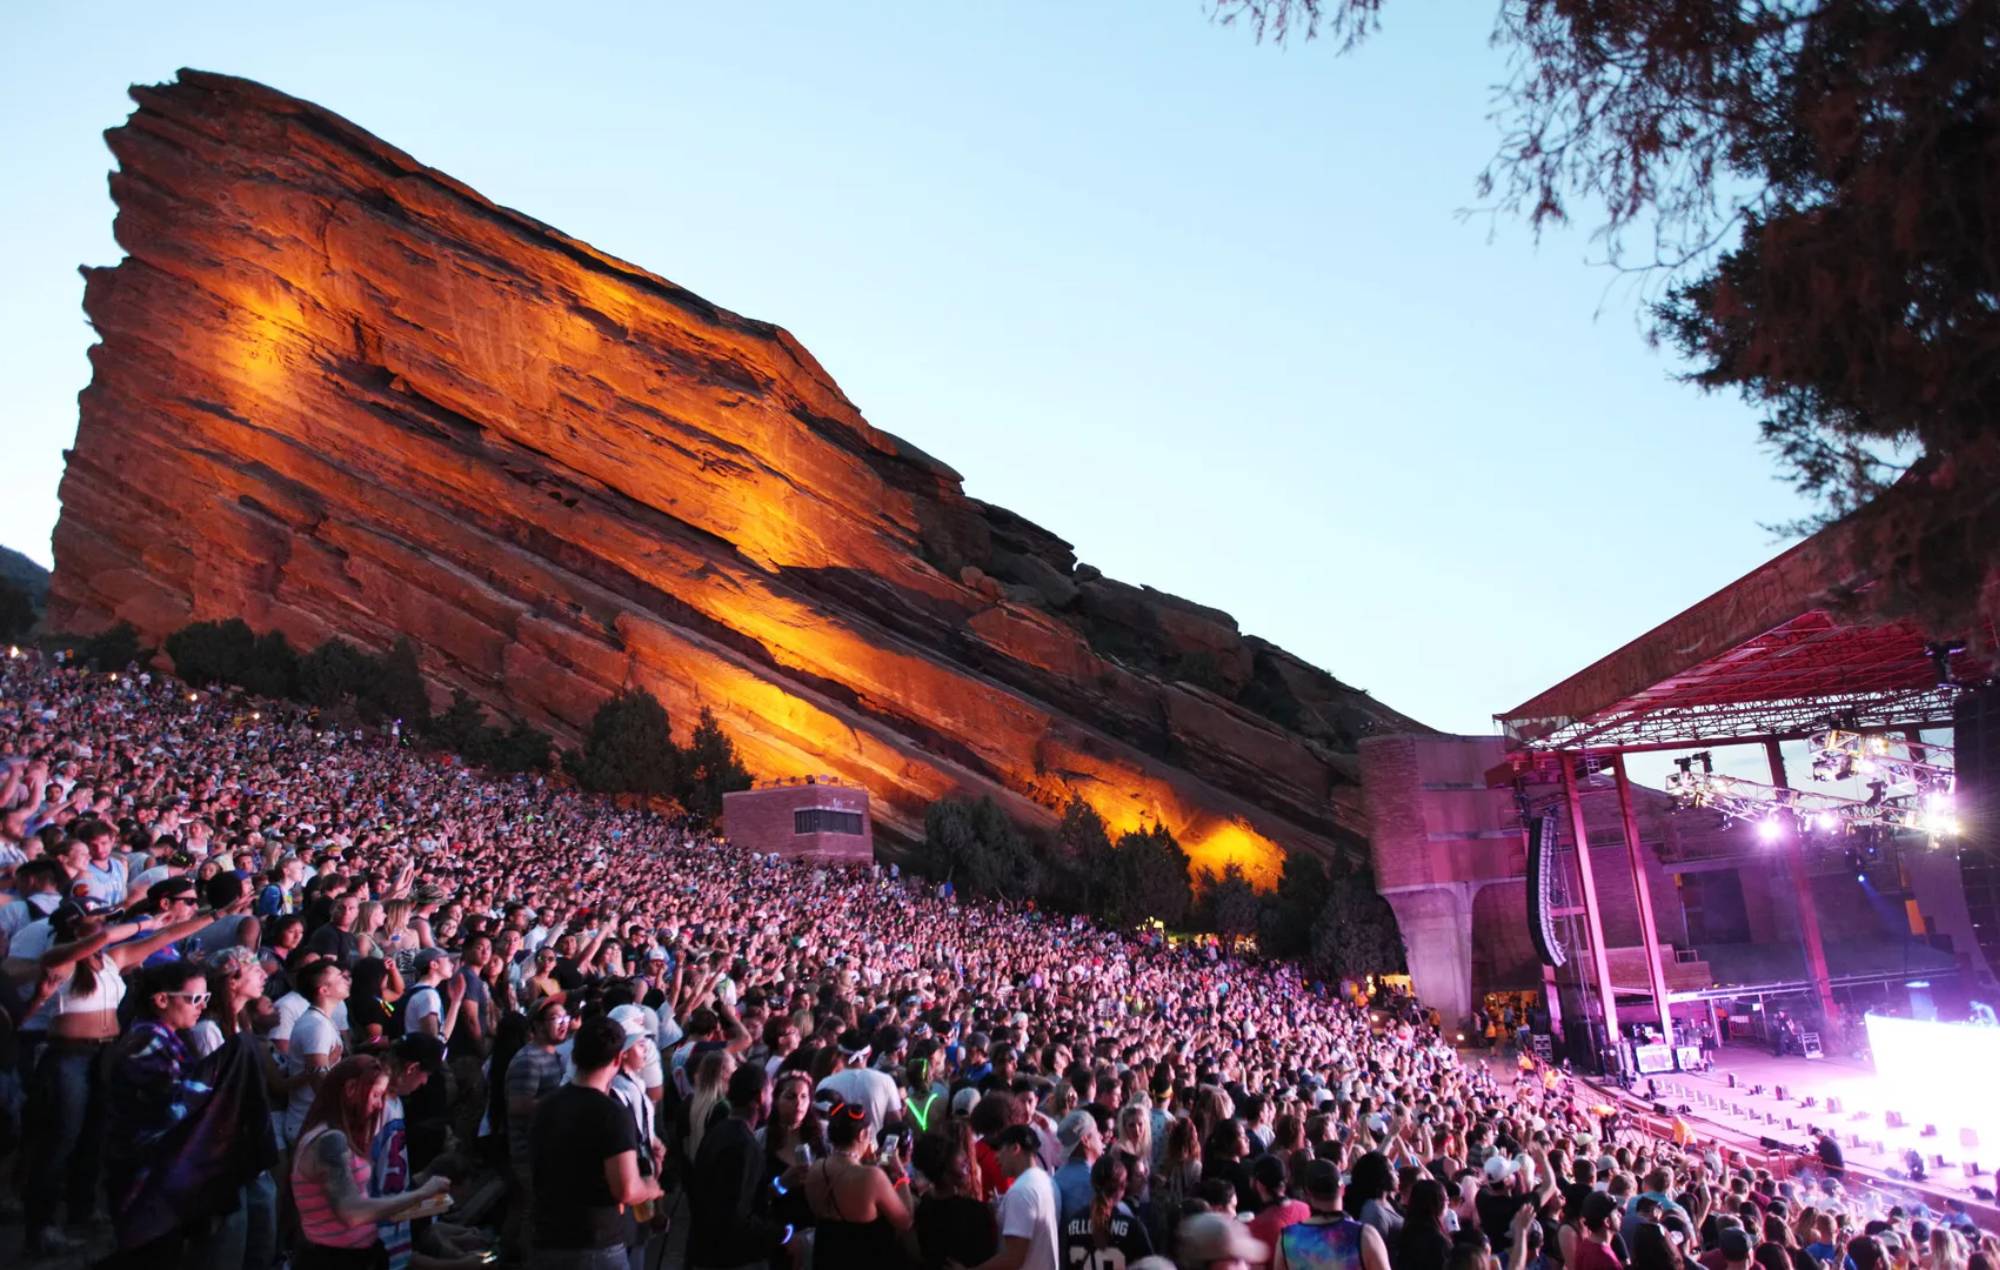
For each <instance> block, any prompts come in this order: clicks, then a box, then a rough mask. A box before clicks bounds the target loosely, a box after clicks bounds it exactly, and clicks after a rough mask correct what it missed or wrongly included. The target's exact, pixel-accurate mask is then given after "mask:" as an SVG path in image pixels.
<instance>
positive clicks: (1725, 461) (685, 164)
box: [0, 0, 1800, 733]
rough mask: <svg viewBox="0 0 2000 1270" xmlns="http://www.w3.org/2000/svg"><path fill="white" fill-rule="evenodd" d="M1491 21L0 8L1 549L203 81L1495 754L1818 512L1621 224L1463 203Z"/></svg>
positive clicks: (54, 470) (991, 9)
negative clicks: (366, 151)
mask: <svg viewBox="0 0 2000 1270" xmlns="http://www.w3.org/2000/svg"><path fill="white" fill-rule="evenodd" d="M1493 10H1494V4H1493V3H1492V0H1481V2H1480V3H1464V2H1462V0H1451V2H1449V3H1415V2H1410V3H1401V4H1392V5H1390V6H1388V11H1387V21H1386V24H1385V27H1384V29H1383V31H1382V32H1381V34H1380V35H1379V36H1378V37H1377V38H1376V39H1375V40H1374V41H1372V42H1371V43H1369V44H1368V45H1366V46H1365V47H1364V48H1362V49H1361V50H1359V51H1358V52H1356V53H1354V54H1351V55H1348V56H1345V57H1341V56H1337V55H1336V54H1335V51H1334V49H1333V48H1332V47H1330V46H1322V45H1303V46H1297V47H1293V48H1290V49H1283V50H1281V49H1277V48H1273V47H1269V46H1262V47H1260V46H1258V45H1257V44H1256V43H1255V42H1254V41H1253V40H1252V38H1251V36H1250V33H1249V32H1248V31H1247V30H1243V29H1232V28H1224V27H1219V26H1216V25H1215V24H1213V23H1212V22H1211V21H1209V19H1208V16H1207V13H1206V10H1205V9H1204V7H1203V6H1202V5H1201V4H1200V3H1198V0H1164V2H1161V0H1153V2H1150V3H1136V2H1134V3H1111V2H1109V0H1106V2H1104V3H1091V2H1086V3H1081V4H1079V3H1076V2H1075V0H1070V2H1069V3H1009V4H1005V5H991V6H950V5H917V4H886V3H885V4H859V5H829V4H816V5H806V4H795V3H769V4H760V5H729V4H701V5H693V4H679V3H659V4H652V5H636V4H634V5H629V6H621V5H593V4H588V3H581V2H572V3H567V4H561V5H549V4H535V5H516V4H507V3H492V2H488V3H480V4H464V5H461V4H444V3H422V4H410V3H407V2H405V3H400V4H361V3H355V4H348V5H342V6H337V7H328V6H325V5H317V4H316V5H287V4H283V3H273V2H272V0H265V2H263V3H259V4H256V5H247V4H246V5H224V4H202V3H191V4H185V5H171V6H170V5H160V4H147V5H137V4H123V3H101V4H96V5H89V6H83V5H73V4H55V3H22V4H10V5H7V6H6V7H5V12H4V15H0V60H4V72H5V73H4V75H0V111H4V113H5V117H6V118H7V119H8V120H9V126H8V128H7V130H6V139H5V142H4V145H5V168H4V170H5V173H6V185H5V194H4V195H3V196H0V235H4V238H5V241H6V243H7V247H8V256H9V265H8V267H7V269H6V271H5V275H4V278H5V285H4V286H0V381H3V382H4V384H5V388H6V404H5V414H4V416H0V417H4V419H5V425H4V426H5V441H6V444H5V448H4V454H5V456H6V457H5V461H4V462H0V543H5V544H6V545H9V546H12V547H15V548H16V549H19V550H22V551H25V552H26V553H28V554H29V555H31V556H33V557H35V558H37V559H39V560H41V561H42V562H43V563H47V562H48V560H49V533H50V530H51V529H52V527H53V526H54V523H55V519H56V512H57V502H56V486H57V482H58V480H59V478H60V476H61V471H62V451H63V448H64V447H65V446H67V445H68V444H69V443H70V441H71V438H72V437H73V436H74V435H75V428H76V394H77V392H78V391H79V390H80V389H81V388H82V387H83V386H84V384H85V383H86V382H87V381H88V378H89V366H88V363H87V361H86V358H85V350H86V349H87V348H88V347H89V345H90V343H91V342H92V334H91V332H90V330H89V328H88V326H87V325H86V324H85V322H84V320H83V316H82V311H81V299H82V281H81V279H80V278H79V277H78V275H77V272H76V268H77V266H78V265H80V264H110V263H112V262H114V261H115V260H116V259H117V258H118V256H119V254H120V253H119V251H118V249H117V247H116V244H115V243H114V242H113V240H112V237H111V218H112V207H111V203H110V200H109V198H108V196H107V194H106V187H105V174H106V172H107V170H108V169H109V167H110V165H111V160H110V155H109V153H108V152H107V151H106V149H105V148H104V145H103V142H102V139H101V137H100V135H99V134H100V133H101V132H102V131H103V130H104V129H105V128H108V127H111V126H113V125H115V124H117V123H119V122H120V121H122V120H123V119H124V117H125V115H126V114H127V113H128V112H129V110H130V108H131V106H130V103H129V101H128V100H127V98H126V96H125V90H126V87H127V85H129V84H131V83H134V82H138V83H152V82H158V81H162V80H165V79H168V78H171V77H172V75H173V73H174V72H175V70H176V69H177V68H179V67H182V66H195V67H200V68H203V69H208V70H215V71H221V72H226V73H230V74H235V75H242V76H247V77H250V78H252V79H257V80H260V81H263V82H265V83H267V84H270V85H272V86H273V87H276V88H279V89H282V90H284V91H286V92H289V93H292V94H294V95H297V96H301V97H304V98H307V99H309V100H312V101H315V102H318V103H320V104H322V105H324V106H326V107H327V108H329V109H331V110H333V111H336V112H338V113H340V114H342V115H345V116H346V117H348V118H349V119H351V120H353V121H354V122H356V123H357V124H359V125H361V126H362V127H364V128H367V129H369V130H370V131H372V132H374V133H376V134H377V135H379V136H381V137H383V138H384V139H386V140H387V141H389V142H390V143H391V144H394V145H396V146H398V147H400V148H402V149H404V150H406V151H408V152H409V153H411V154H412V155H414V156H415V157H416V158H417V159H419V160H421V161H423V162H425V163H428V164H431V165H433V166H435V167H437V168H439V169H442V170H443V171H445V172H447V173H450V174H451V175H453V176H455V177H457V178H459V179H461V180H463V181H465V182H466V183H468V184H470V185H471V186H472V187H474V188H475V189H477V190H479V191H480V192H481V193H483V194H485V195H487V196H488V197H490V198H492V199H494V200H495V201H497V202H500V203H504V204H507V205H509V206H512V207H516V208H519V209H520V210H522V211H524V212H526V213H528V214H530V215H532V216H535V217H537V218H539V219H541V220H544V221H547V222H548V223H550V224H552V225H554V226H556V227H558V228H559V229H561V230H563V231H565V232H567V233H569V234H572V235H575V236H576V237H579V238H582V239H584V240H587V241H589V242H591V243H593V244H594V245H596V246H598V247H600V248H602V249H604V250H606V251H609V252H611V253H614V254H616V255H619V256H622V257H624V258H626V259H628V260H630V261H633V262H634V263H636V264H639V265H641V266H644V267H645V268H647V269H650V270H652V271H654V272H656V273H659V274H662V275H664V276H665V277H668V278H670V279H673V280H674V281H676V282H678V283H680V284H682V285H684V286H687V287H689V288H691V289H693V290H694V291H696V292H698V293H700V294H701V295H703V296H705V297H707V298H708V299H709V300H712V301H714V302H715V303H717V304H720V305H723V306H725V307H727V308H731V309H734V310H736V311H738V312H740V313H744V314H747V315H749V316H752V317H757V318H762V319H768V320H770V321H774V322H777V323H779V324H781V325H783V326H785V327H786V328H788V329H789V330H790V331H791V332H792V333H793V334H794V335H796V336H797V337H798V338H799V340H800V341H801V342H803V343H804V344H805V345H806V347H807V348H809V349H811V350H812V352H813V353H814V354H815V355H816V356H817V357H818V359H819V360H820V362H821V363H822V364H823V365H824V366H825V367H826V368H827V370H828V371H829V372H830V373H831V374H832V375H833V376H834V377H835V379H837V380H838V381H839V383H840V384H841V386H842V388H843V389H844V390H845V391H846V393H847V394H848V396H849V397H850V398H852V399H853V400H854V401H855V402H856V403H857V404H858V405H859V406H860V408H861V409H862V410H863V411H864V412H865V413H866V414H867V416H868V418H869V420H870V421H871V422H872V423H874V424H875V425H876V426H877V427H880V428H883V429H886V430H887V431H889V432H892V433H895V434H897V435H899V436H902V437H904V438H907V439H908V440H909V441H911V442H913V443H914V444H916V445H917V446H919V447H921V448H922V449H924V450H926V451H928V452H930V453H931V454H934V455H936V456H938V457H939V458H942V459H943V460H945V461H946V462H948V463H950V464H951V465H952V466H953V467H955V468H957V469H958V470H959V471H960V472H962V473H963V474H964V475H965V478H966V488H967V490H968V491H969V492H970V493H972V494H973V495H975V496H977V497H980V498H983V499H987V500H989V501H992V502H996V503H999V504H1002V505H1004V506H1007V507H1009V508H1012V509H1013V510H1015V511H1017V512H1020V513H1022V514H1023V515H1026V516H1028V517H1030V518H1031V519H1033V520H1036V521H1038V522H1040V523H1041V524H1043V525H1045V526H1047V527H1049V528H1050V529H1052V530H1054V531H1055V532H1057V533H1059V534H1061V535H1062V536H1063V537H1064V538H1066V539H1068V540H1069V541H1071V542H1072V543H1074V544H1075V546H1076V550H1077V554H1078V557H1079V558H1080V559H1081V560H1083V561H1086V562H1088V563H1090V564H1093V565H1096V566H1098V567H1099V568H1101V569H1103V570H1104V571H1105V572H1106V573H1108V574H1111V575H1112V576H1114V577H1118V578H1121V579H1124V580H1126V581H1129V582H1134V583H1146V584H1150V585H1152V586H1155V587H1159V588H1161V589H1163V590H1168V591H1172V592H1176V593H1178V594H1181V595H1184V596H1187V597H1189V598H1191V599H1194V600H1198V601H1200V602H1202V603H1204V604H1209V605H1213V606H1215V607H1218V608H1222V609H1226V610H1228V611H1229V612H1230V613H1233V614H1234V615H1235V616H1236V618H1237V619H1238V621H1239V622H1240V623H1241V625H1242V627H1243V629H1244V630H1245V631H1248V632H1251V633H1255V634H1258V635H1262V636H1265V637H1267V638H1269V639H1272V640H1274V641H1275V642H1277V643H1279V644H1282V645H1284V646H1285V647H1287V648H1289V649H1291V650H1292V651H1294V652H1296V653H1298V654H1300V655H1301V656H1304V657H1306V658H1308V659H1309V660H1311V661H1314V662H1316V663H1318V664H1320V665H1322V666H1324V667H1326V668H1327V669H1328V670H1330V671H1331V672H1333V673H1334V674H1335V675H1336V676H1338V677H1339V678H1341V679H1342V680H1344V681H1346V682H1348V683H1351V684H1354V685H1357V686H1359V687H1363V688H1366V689H1368V690H1369V691H1370V692H1372V693H1373V694H1374V695H1375V697H1377V698H1378V699H1379V700H1381V701H1383V702H1385V703H1387V704H1389V705H1391V706H1394V707H1396V708H1397V709H1400V710H1402V711H1404V712H1406V713H1408V714H1411V715H1413V716H1415V717H1416V718H1418V719H1420V720H1422V721H1423V722H1426V723H1429V724H1432V725H1434V726H1437V727H1441V728H1447V729H1452V730H1456V731H1465V732H1477V733H1484V732H1490V731H1491V730H1492V726H1493V725H1492V721H1491V716H1492V715H1493V714H1494V712H1496V711H1498V710H1502V709H1504V708H1507V707H1510V706H1512V705H1515V704H1517V703H1518V702H1520V701H1522V700H1523V699H1525V698H1527V697H1529V696H1530V695H1532V694H1533V693H1535V692H1537V691H1539V690H1541V689H1542V688H1545V687H1547V686H1549V685H1550V684H1552V683H1554V682H1555V681H1557V680H1558V679H1560V678H1562V677H1564V676H1566V675H1568V674H1569V673H1571V672H1572V671H1574V670H1576V669H1578V668H1580V667H1581V666H1583V665H1585V664H1586V663H1588V662H1589V661H1592V660H1594V659H1595V658H1597V657H1599V656H1601V655H1602V654H1604V653H1606V652H1608V651H1610V650H1611V649H1613V648H1615V647H1616V646H1618V645H1620V644H1622V643H1624V642H1625V641H1627V640H1628V639H1631V638H1632V637H1634V636H1636V635H1638V634H1640V633H1641V632H1642V631H1644V630H1646V629H1647V628H1649V627H1651V626H1653V625H1655V624H1656V623H1658V622H1660V621H1662V620H1664V619H1665V618H1667V617H1669V616H1671V615H1672V614H1674V613H1676V612H1678V611H1679V610H1681V609H1683V608H1685V607H1686V606H1688V605H1689V604H1691V603H1693V602H1695V601H1696V600H1698V599H1700V598H1701V597H1703V596H1704V595H1707V594H1708V593H1710V592H1711V591H1714V590H1715V589H1717V588H1718V587H1720V586H1722V585H1724V584H1726V583H1727V582H1729V581H1731V580H1732V579H1734V578H1736V577H1738V576H1740V575H1741V574H1743V573H1744V572H1746V571H1747V570H1749V569H1750V568H1752V567H1754V566H1755V565H1756V564H1758V563H1759V562H1760V561H1762V560H1764V559H1765V558H1767V557H1768V556H1770V555H1772V554H1774V553H1775V552H1776V551H1777V550H1778V549H1779V548H1780V547H1781V546H1782V544H1781V543H1778V542H1776V541H1775V540H1774V539H1773V537H1772V535H1771V534H1770V533H1769V532H1767V531H1766V530H1765V529H1763V528H1761V527H1760V523H1768V522H1774V521H1783V520H1786V519H1789V518H1791V517H1792V516H1794V515H1796V514H1797V513H1798V511H1799V510H1800V505H1799V503H1798V502H1797V500H1796V499H1795V497H1794V496H1793V495H1792V494H1791V492H1790V491H1789V490H1788V489H1787V488H1786V487H1785V486H1784V485H1782V484H1781V483H1779V482H1778V481H1777V480H1776V479H1775V478H1774V474H1775V467H1774V465H1773V463H1772V462H1771V460H1770V458H1769V457H1768V456H1767V455H1766V454H1764V453H1763V452H1762V451H1761V450H1760V449H1759V448H1758V446H1757V444H1756V416H1755V415H1754V414H1753V413H1752V412H1751V411H1750V410H1749V409H1748V408H1746V407H1744V406H1743V405H1741V404H1739V403H1738V402H1736V401H1735V400H1733V399H1725V398H1711V397H1704V396H1702V395H1700V394H1699V393H1697V392H1696V391H1695V390H1694V389H1692V388H1690V387H1687V386H1685V385H1682V384H1680V383H1678V382H1676V381H1675V378H1674V376H1675V374H1676V373H1677V371H1678V370H1679V369H1680V368H1679V367H1677V366H1676V365H1675V363H1674V362H1673V361H1672V360H1671V359H1670V358H1669V357H1668V356H1667V355H1666V354H1665V353H1663V352H1660V351H1657V350H1653V349H1650V348H1648V347H1647V345H1646V343H1645V341H1644V340H1643V339H1642V337H1641V334H1640V331H1639V329H1638V325H1637V322H1636V318H1635V299H1634V296H1633V294H1632V292H1631V291H1630V289H1629V288H1628V287H1626V286H1623V285H1621V284H1619V283H1618V280H1617V279H1616V277H1615V275H1613V274H1612V273H1611V272H1610V271H1608V270H1607V269H1605V268H1603V267H1601V266H1599V265H1594V264H1593V263H1591V262H1592V260H1594V259H1596V258H1598V257H1600V256H1601V251H1600V250H1599V249H1598V248H1597V247H1596V246H1595V245H1594V244H1592V243H1591V242H1590V241H1589V239H1588V235H1587V232H1586V231H1587V230H1588V228H1589V226H1588V224H1584V225H1581V226H1579V228H1578V229H1577V230H1576V231H1575V232H1570V233H1558V234H1552V235H1548V236H1545V237H1544V238H1543V240H1542V241H1541V242H1540V243H1539V244H1537V243H1536V242H1535V241H1534V240H1533V238H1532V236H1531V235H1530V233H1529V231H1528V230H1527V228H1526V227H1525V226H1524V225H1523V224H1521V223H1520V222H1518V221H1514V220H1509V219H1504V218H1503V219H1500V220H1498V221H1489V220H1487V219H1486V218H1474V219H1471V220H1461V219H1460V218H1458V217H1457V216H1456V213H1457V212H1458V211H1459V210H1460V209H1461V208H1464V207H1465V206H1467V205H1468V204H1470V203H1471V202H1473V200H1474V197H1475V192H1474V185H1473V182H1474V177H1475V176H1476V174H1477V173H1478V171H1479V169H1480V168H1481V166H1482V165H1483V164H1484V162H1485V161H1486V159H1487V158H1488V157H1489V155H1490V154H1491V152H1492V150H1493V148H1494V143H1495V132H1494V128H1493V125H1492V124H1491V123H1490V122H1489V121H1488V119H1487V113H1488V110H1489V94H1490V86H1491V85H1492V84H1493V83H1494V82H1495V81H1496V80H1497V79H1499V78H1500V77H1501V75H1502V74H1503V72H1504V69H1505V68H1504V66H1503V65H1502V62H1501V59H1500V58H1499V56H1498V55H1497V54H1496V53H1495V52H1493V51H1492V50H1491V49H1489V48H1488V46H1487V34H1488V30H1489V28H1490V24H1491V19H1492V15H1493Z"/></svg>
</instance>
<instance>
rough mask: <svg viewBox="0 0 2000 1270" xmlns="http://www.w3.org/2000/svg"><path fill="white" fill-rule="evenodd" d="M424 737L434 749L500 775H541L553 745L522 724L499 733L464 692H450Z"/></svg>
mask: <svg viewBox="0 0 2000 1270" xmlns="http://www.w3.org/2000/svg"><path fill="white" fill-rule="evenodd" d="M425 735H426V736H427V738H428V739H429V740H430V742H431V743H432V744H434V745H437V746H439V747H440V748H443V749H447V750H450V751H452V752H453V753H455V754H460V755H463V756H464V758H465V760H466V761H467V762H469V763H477V764H480V765H481V766H484V767H490V768H492V769H494V770H495V771H500V772H545V771H548V770H549V768H550V766H551V753H552V751H553V748H554V744H555V743H554V742H553V741H552V740H550V738H549V734H548V733H546V732H544V731H542V730H541V729H539V728H535V727H530V726H529V725H528V724H526V723H518V722H517V723H515V724H513V725H512V726H511V727H508V728H505V729H502V728H498V727H495V726H493V725H492V724H489V723H487V722H486V709H485V707H484V706H481V705H480V704H479V703H478V702H477V701H475V700H473V699H472V696H471V695H470V694H469V693H467V692H466V691H465V690H464V689H462V688H459V689H453V691H452V694H451V704H450V705H449V706H446V707H445V709H444V711H443V713H441V714H437V715H433V716H432V717H431V721H430V725H429V727H428V729H427V730H426V733H425Z"/></svg>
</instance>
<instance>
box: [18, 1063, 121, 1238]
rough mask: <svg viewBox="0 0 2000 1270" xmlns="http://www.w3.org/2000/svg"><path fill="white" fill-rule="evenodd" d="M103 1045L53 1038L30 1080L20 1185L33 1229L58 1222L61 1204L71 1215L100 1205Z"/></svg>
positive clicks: (81, 1215) (86, 1216)
mask: <svg viewBox="0 0 2000 1270" xmlns="http://www.w3.org/2000/svg"><path fill="white" fill-rule="evenodd" d="M104 1049H105V1047H104V1046H101V1045H73V1044H65V1043H64V1042H62V1041H54V1042H51V1043H50V1045H49V1046H48V1048H47V1049H45V1050H43V1051H42V1057H41V1061H40V1062H39V1063H37V1064H36V1065H35V1076H34V1080H33V1081H32V1082H31V1083H30V1085H29V1087H28V1088H29V1092H28V1114H27V1124H26V1125H25V1126H24V1130H25V1136H26V1139H27V1141H26V1143H25V1144H24V1146H25V1150H24V1152H23V1163H24V1165H25V1166H26V1173H27V1177H26V1179H25V1185H23V1187H22V1189H21V1202H22V1207H23V1208H24V1209H25V1210H26V1217H27V1228H28V1235H29V1236H30V1237H31V1238H32V1237H34V1236H36V1235H39V1234H40V1233H41V1232H43V1231H45V1230H47V1229H48V1228H49V1227H50V1226H53V1225H54V1224H55V1220H56V1207H57V1205H58V1204H61V1203H63V1202H64V1201H67V1202H68V1205H69V1220H70V1221H72V1222H82V1221H88V1220H90V1218H91V1216H92V1215H93V1214H94V1213H95V1212H96V1211H97V1175H98V1169H99V1167H100V1164H101V1162H102V1153H103V1147H104V1089H103V1082H102V1079H101V1076H102V1068H103V1059H104Z"/></svg>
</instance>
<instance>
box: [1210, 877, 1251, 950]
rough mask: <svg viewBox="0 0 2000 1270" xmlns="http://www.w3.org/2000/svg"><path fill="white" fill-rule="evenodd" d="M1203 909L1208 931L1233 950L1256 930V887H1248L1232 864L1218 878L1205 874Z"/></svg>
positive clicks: (1248, 880)
mask: <svg viewBox="0 0 2000 1270" xmlns="http://www.w3.org/2000/svg"><path fill="white" fill-rule="evenodd" d="M1202 907H1203V909H1204V910H1205V916H1206V917H1207V925H1208V928H1209V929H1210V930H1212V931H1214V932H1215V933H1216V935H1218V936H1220V937H1221V939H1222V945H1223V947H1224V948H1225V949H1229V950H1232V951H1233V950H1234V949H1235V947H1236V945H1237V944H1238V943H1240V942H1241V941H1242V940H1244V939H1245V938H1247V937H1249V936H1250V935H1251V934H1252V933H1253V932H1255V931H1256V929H1257V914H1258V910H1259V909H1260V908H1261V907H1262V904H1261V901H1260V900H1259V899H1258V897H1257V888H1255V887H1253V886H1251V885H1250V879H1249V878H1248V877H1247V876H1245V874H1244V872H1243V866H1242V865H1240V864H1236V863H1233V862H1232V863H1230V864H1229V865H1227V866H1226V867H1224V869H1223V870H1222V872H1221V874H1220V875H1217V874H1214V873H1211V874H1209V875H1208V885H1207V887H1206V889H1205V891H1204V893H1203V895H1202Z"/></svg>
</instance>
